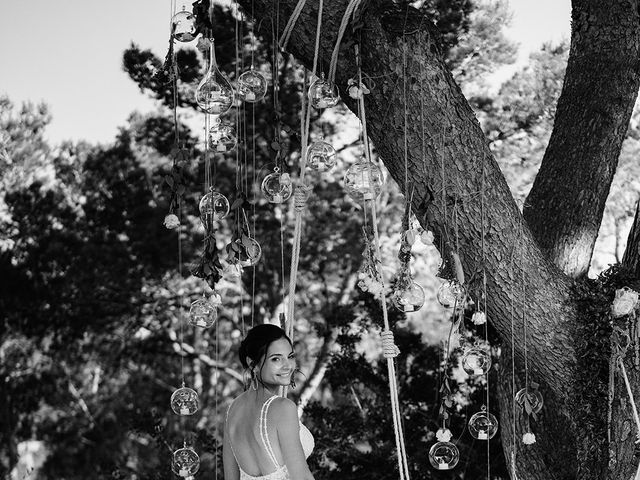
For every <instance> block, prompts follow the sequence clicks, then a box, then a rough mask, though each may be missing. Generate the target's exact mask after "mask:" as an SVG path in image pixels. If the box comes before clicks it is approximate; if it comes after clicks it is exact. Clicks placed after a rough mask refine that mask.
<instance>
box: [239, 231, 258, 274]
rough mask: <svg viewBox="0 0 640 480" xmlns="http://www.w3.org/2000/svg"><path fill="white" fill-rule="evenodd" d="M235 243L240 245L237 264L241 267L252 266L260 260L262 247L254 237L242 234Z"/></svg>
mask: <svg viewBox="0 0 640 480" xmlns="http://www.w3.org/2000/svg"><path fill="white" fill-rule="evenodd" d="M236 243H238V244H241V245H242V246H241V247H240V248H239V249H238V252H239V253H238V257H237V258H238V264H240V266H241V267H252V266H253V265H255V264H256V263H258V262H259V261H260V258H261V257H262V247H261V246H260V244H259V243H258V241H257V240H256V239H255V238H251V237H247V236H244V237H243V239H242V240H241V239H237V240H236Z"/></svg>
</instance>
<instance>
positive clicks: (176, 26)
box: [171, 5, 198, 42]
mask: <svg viewBox="0 0 640 480" xmlns="http://www.w3.org/2000/svg"><path fill="white" fill-rule="evenodd" d="M171 33H172V34H173V38H175V39H176V40H177V41H178V42H190V41H191V40H193V39H194V38H196V36H197V35H198V32H197V30H196V17H194V16H193V14H192V13H191V12H187V11H186V10H185V7H184V5H183V6H182V11H181V12H178V13H176V14H175V15H174V16H173V18H172V19H171Z"/></svg>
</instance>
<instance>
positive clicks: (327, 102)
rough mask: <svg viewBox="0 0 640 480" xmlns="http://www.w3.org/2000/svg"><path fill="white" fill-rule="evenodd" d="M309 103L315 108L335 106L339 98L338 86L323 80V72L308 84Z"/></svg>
mask: <svg viewBox="0 0 640 480" xmlns="http://www.w3.org/2000/svg"><path fill="white" fill-rule="evenodd" d="M308 96H309V103H310V104H311V106H312V107H313V108H315V109H318V110H320V109H323V108H329V107H335V106H336V105H337V104H338V101H339V100H340V94H339V93H338V87H336V85H335V84H334V83H331V82H329V81H328V80H325V78H324V73H322V74H321V76H320V78H317V79H316V80H315V81H314V82H313V83H312V84H311V85H310V86H309V95H308Z"/></svg>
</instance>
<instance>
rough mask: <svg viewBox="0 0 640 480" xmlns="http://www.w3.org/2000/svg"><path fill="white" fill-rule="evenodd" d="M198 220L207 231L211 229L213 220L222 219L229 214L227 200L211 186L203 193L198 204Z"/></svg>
mask: <svg viewBox="0 0 640 480" xmlns="http://www.w3.org/2000/svg"><path fill="white" fill-rule="evenodd" d="M198 209H199V210H200V220H201V221H202V225H204V228H205V229H206V230H207V231H211V230H213V227H214V222H216V221H218V220H222V219H223V218H224V217H226V216H227V215H228V214H229V200H228V199H227V197H225V196H224V195H223V194H221V193H220V192H216V191H215V190H214V189H213V187H210V188H209V192H208V193H207V194H205V195H204V196H203V197H202V198H201V199H200V203H199V204H198Z"/></svg>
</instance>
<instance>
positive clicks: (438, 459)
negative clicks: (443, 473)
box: [429, 442, 460, 470]
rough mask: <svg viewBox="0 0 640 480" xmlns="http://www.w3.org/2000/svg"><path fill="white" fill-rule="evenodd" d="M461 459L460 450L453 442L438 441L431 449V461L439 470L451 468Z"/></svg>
mask: <svg viewBox="0 0 640 480" xmlns="http://www.w3.org/2000/svg"><path fill="white" fill-rule="evenodd" d="M459 460H460V452H459V451H458V447H456V446H455V445H454V444H453V443H451V442H437V443H436V444H434V445H433V446H432V447H431V449H430V450H429V462H430V463H431V466H432V467H434V468H437V469H438V470H451V469H452V468H454V467H455V466H456V465H457V464H458V461H459Z"/></svg>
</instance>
